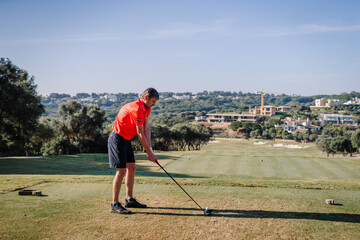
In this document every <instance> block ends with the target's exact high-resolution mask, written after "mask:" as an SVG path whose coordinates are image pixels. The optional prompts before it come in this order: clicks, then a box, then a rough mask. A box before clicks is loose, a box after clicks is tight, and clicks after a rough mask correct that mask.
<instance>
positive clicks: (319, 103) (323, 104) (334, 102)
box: [311, 98, 344, 108]
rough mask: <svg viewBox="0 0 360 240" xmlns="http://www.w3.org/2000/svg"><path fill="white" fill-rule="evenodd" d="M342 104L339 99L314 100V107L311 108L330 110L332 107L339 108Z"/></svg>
mask: <svg viewBox="0 0 360 240" xmlns="http://www.w3.org/2000/svg"><path fill="white" fill-rule="evenodd" d="M343 103H344V101H343V100H339V99H326V98H321V99H315V106H311V107H312V108H330V107H334V106H341V105H342V104H343Z"/></svg>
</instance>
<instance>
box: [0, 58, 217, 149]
mask: <svg viewBox="0 0 360 240" xmlns="http://www.w3.org/2000/svg"><path fill="white" fill-rule="evenodd" d="M36 87H37V86H36V85H35V83H34V77H33V76H31V77H30V76H29V74H28V73H27V72H26V71H25V70H23V69H21V68H19V67H17V66H16V65H14V64H13V63H12V62H11V61H10V60H9V59H4V58H1V59H0V90H1V95H0V156H15V155H17V156H21V155H58V154H76V153H95V152H96V153H105V152H107V139H108V137H109V135H110V133H111V131H112V122H113V120H114V119H113V118H112V119H111V120H110V121H108V118H107V117H106V113H105V111H104V110H102V109H101V108H100V107H99V106H98V105H97V104H83V105H82V104H81V103H79V102H77V101H69V102H66V103H62V104H60V105H59V106H58V109H57V114H58V116H59V117H58V118H54V117H44V116H43V113H44V106H43V105H42V104H41V97H40V96H39V95H38V94H37V92H36ZM80 95H81V96H87V95H84V94H80ZM80 95H79V96H80ZM63 96H64V95H61V96H59V95H56V94H53V95H52V97H63ZM131 97H135V96H134V95H133V94H132V95H131ZM161 122H162V121H158V122H157V123H155V124H153V125H152V127H151V128H152V140H153V148H154V149H158V150H164V151H166V150H178V151H184V150H189V151H190V150H200V148H201V147H202V146H203V145H204V144H206V143H207V142H208V141H209V140H210V138H211V136H212V133H211V130H210V129H208V128H206V127H204V126H202V125H189V124H181V123H179V122H177V123H175V122H174V123H175V124H174V125H164V124H161ZM133 145H134V148H135V149H137V150H141V149H140V148H139V147H138V145H139V142H138V141H137V140H136V139H135V140H134V141H133Z"/></svg>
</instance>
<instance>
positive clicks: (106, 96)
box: [105, 95, 118, 102]
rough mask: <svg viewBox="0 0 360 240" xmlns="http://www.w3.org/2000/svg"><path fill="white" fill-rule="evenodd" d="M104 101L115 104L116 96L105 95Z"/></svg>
mask: <svg viewBox="0 0 360 240" xmlns="http://www.w3.org/2000/svg"><path fill="white" fill-rule="evenodd" d="M105 99H106V100H108V101H109V102H117V100H118V99H117V96H116V95H105Z"/></svg>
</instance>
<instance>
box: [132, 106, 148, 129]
mask: <svg viewBox="0 0 360 240" xmlns="http://www.w3.org/2000/svg"><path fill="white" fill-rule="evenodd" d="M133 117H134V119H135V122H136V125H143V124H144V123H145V120H146V117H145V111H144V110H143V109H141V108H139V109H137V110H136V111H133Z"/></svg>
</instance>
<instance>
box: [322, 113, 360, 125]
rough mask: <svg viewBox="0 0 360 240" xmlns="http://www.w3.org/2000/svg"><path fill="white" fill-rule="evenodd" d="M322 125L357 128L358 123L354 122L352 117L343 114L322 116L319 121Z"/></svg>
mask: <svg viewBox="0 0 360 240" xmlns="http://www.w3.org/2000/svg"><path fill="white" fill-rule="evenodd" d="M319 121H320V124H321V125H322V126H324V125H325V124H330V125H332V124H341V125H352V126H357V123H355V122H354V117H353V116H350V115H342V114H321V118H320V119H319Z"/></svg>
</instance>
